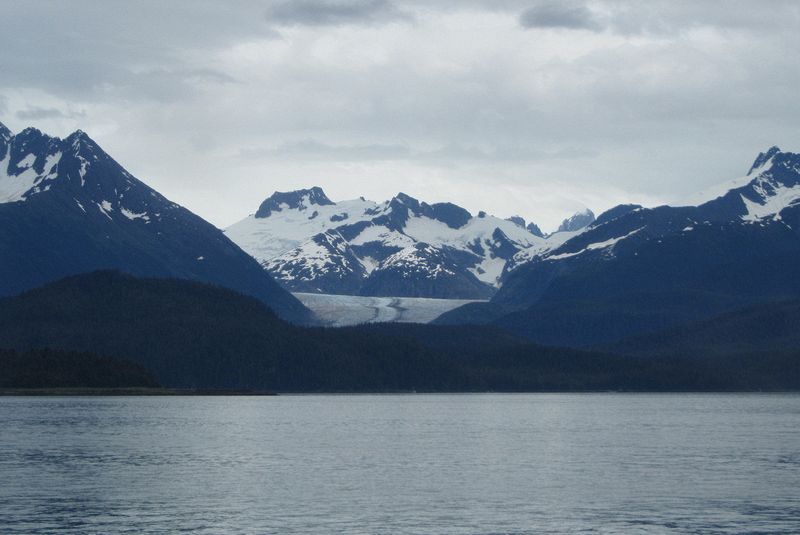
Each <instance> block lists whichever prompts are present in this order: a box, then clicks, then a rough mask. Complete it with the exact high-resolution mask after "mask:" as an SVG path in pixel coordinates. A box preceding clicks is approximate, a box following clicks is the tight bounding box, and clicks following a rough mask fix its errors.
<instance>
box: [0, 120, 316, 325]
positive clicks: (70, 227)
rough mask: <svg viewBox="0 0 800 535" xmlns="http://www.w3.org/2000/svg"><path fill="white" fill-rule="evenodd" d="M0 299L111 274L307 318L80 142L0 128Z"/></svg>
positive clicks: (193, 219)
mask: <svg viewBox="0 0 800 535" xmlns="http://www.w3.org/2000/svg"><path fill="white" fill-rule="evenodd" d="M0 251H2V254H0V296H5V295H11V294H15V293H19V292H21V291H24V290H27V289H29V288H33V287H36V286H39V285H41V284H44V283H46V282H50V281H52V280H55V279H58V278H61V277H64V276H66V275H71V274H76V273H81V272H87V271H94V270H98V269H109V268H115V269H119V270H121V271H125V272H129V273H131V274H134V275H142V276H157V277H178V278H186V279H194V280H199V281H205V282H210V283H214V284H219V285H221V286H226V287H229V288H231V289H234V290H238V291H241V292H243V293H246V294H250V295H253V296H255V297H257V298H259V299H261V300H262V301H264V302H265V303H267V304H268V305H269V306H270V307H272V308H273V309H274V310H275V311H276V312H277V313H278V314H279V315H281V316H283V317H284V318H286V319H290V320H293V321H298V322H301V321H306V320H309V319H310V313H309V311H308V310H307V309H306V308H305V307H303V306H302V304H301V303H300V302H299V301H297V300H296V299H295V298H294V297H293V296H291V295H290V294H289V293H288V292H286V291H285V290H283V289H282V288H281V287H280V286H279V285H277V284H276V283H275V282H274V281H273V280H272V279H271V278H270V277H269V275H268V274H266V273H265V272H264V270H263V269H262V268H261V267H260V266H259V265H258V263H257V262H255V261H254V260H253V259H252V258H251V257H250V256H249V255H247V254H246V253H245V252H243V251H242V250H241V249H240V248H239V247H238V246H236V245H235V244H234V243H233V242H231V241H230V240H229V239H228V238H226V237H225V235H224V234H223V233H222V232H221V231H219V230H218V229H217V228H215V227H214V226H213V225H211V224H209V223H207V222H206V221H204V220H203V219H201V218H200V217H198V216H196V215H194V214H193V213H191V212H189V211H188V210H186V209H185V208H183V207H181V206H178V205H177V204H175V203H173V202H171V201H169V200H168V199H166V198H164V197H163V196H162V195H160V194H159V193H158V192H156V191H155V190H153V189H152V188H150V187H148V186H147V185H145V184H144V183H143V182H141V181H139V180H138V179H136V178H135V177H133V176H132V175H131V174H130V173H128V172H127V171H126V170H125V169H123V168H122V167H121V166H120V165H119V164H118V163H117V162H115V161H114V160H113V158H111V157H110V156H109V155H108V154H106V153H105V152H104V151H103V150H102V149H101V148H100V147H99V146H98V145H97V144H96V143H95V142H94V141H93V140H92V139H91V138H90V137H89V136H88V135H87V134H85V133H84V132H82V131H80V130H79V131H77V132H74V133H72V134H70V135H69V136H68V137H67V138H65V139H60V138H57V137H51V136H48V135H46V134H43V133H42V132H40V131H39V130H36V129H34V128H27V129H25V130H23V131H22V132H20V133H18V134H16V135H13V134H12V133H11V132H10V131H9V130H8V129H7V128H6V127H5V126H3V125H1V124H0Z"/></svg>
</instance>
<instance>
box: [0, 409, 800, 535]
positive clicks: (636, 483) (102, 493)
mask: <svg viewBox="0 0 800 535" xmlns="http://www.w3.org/2000/svg"><path fill="white" fill-rule="evenodd" d="M798 532H800V396H798V395H791V394H786V395H767V394H764V395H759V394H731V395H719V394H709V395H694V394H692V395H678V394H671V395H669V394H668V395H649V394H584V395H565V394H544V395H521V394H517V395H489V394H487V395H397V396H393V395H376V396H372V395H358V396H322V395H321V396H280V397H130V398H115V397H113V398H91V397H83V398H74V397H70V398H25V397H16V398H9V397H6V398H0V533H2V534H6V533H14V534H39V533H53V534H76V533H81V534H83V533H98V534H100V533H102V534H113V533H137V534H139V533H158V534H167V533H199V534H257V533H280V534H289V533H325V534H328V533H364V534H384V533H385V534H398V533H418V534H507V533H508V534H510V533H626V534H629V533H631V534H636V533H703V534H713V533H726V534H727V533H798Z"/></svg>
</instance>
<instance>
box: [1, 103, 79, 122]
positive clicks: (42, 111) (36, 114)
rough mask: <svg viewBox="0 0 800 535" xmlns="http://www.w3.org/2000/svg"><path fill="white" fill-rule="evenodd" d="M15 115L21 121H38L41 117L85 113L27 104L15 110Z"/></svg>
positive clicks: (70, 116)
mask: <svg viewBox="0 0 800 535" xmlns="http://www.w3.org/2000/svg"><path fill="white" fill-rule="evenodd" d="M16 116H17V119H20V120H23V121H39V120H42V119H56V118H59V119H60V118H76V117H85V116H86V113H85V112H75V111H69V112H64V111H62V110H59V109H58V108H40V107H37V106H28V107H27V108H25V109H23V110H19V111H17V113H16Z"/></svg>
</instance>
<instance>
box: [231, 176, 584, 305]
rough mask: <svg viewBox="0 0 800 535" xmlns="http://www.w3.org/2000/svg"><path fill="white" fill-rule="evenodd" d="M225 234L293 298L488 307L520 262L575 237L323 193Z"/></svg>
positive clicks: (406, 200) (259, 214) (272, 207)
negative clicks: (310, 295) (484, 303)
mask: <svg viewBox="0 0 800 535" xmlns="http://www.w3.org/2000/svg"><path fill="white" fill-rule="evenodd" d="M576 225H577V224H576ZM225 232H226V234H227V235H228V237H229V238H231V239H232V240H233V241H235V242H236V243H238V244H239V245H240V246H241V247H242V249H244V250H245V251H247V252H249V253H250V254H252V255H253V256H254V257H255V258H256V259H257V260H258V261H259V262H261V264H262V265H263V266H264V268H265V269H267V270H268V271H269V272H270V273H271V274H272V275H273V276H274V277H275V278H276V279H277V280H278V281H280V282H282V283H283V284H284V285H285V286H286V287H287V288H289V289H291V290H293V291H301V292H322V293H334V294H349V295H371V296H397V297H440V298H460V299H481V298H486V297H489V296H490V295H492V294H493V293H494V292H495V291H496V289H497V288H498V287H499V286H500V285H501V282H502V278H503V276H504V273H505V270H506V265H507V263H508V262H509V261H510V260H511V259H512V258H513V257H514V256H515V255H517V254H518V253H520V252H523V251H525V252H527V254H529V255H531V256H532V255H533V254H535V253H541V252H543V251H546V250H548V249H549V248H552V247H554V246H557V245H558V244H560V243H562V242H563V240H564V239H566V237H567V235H569V236H572V235H574V231H573V232H572V233H556V234H554V235H553V236H550V237H544V236H543V235H542V233H541V231H539V229H538V227H537V226H536V225H535V224H533V223H531V224H530V225H527V227H526V225H525V221H524V220H523V219H522V218H519V217H512V218H509V219H507V220H506V219H500V218H498V217H494V216H491V215H487V214H486V213H484V212H480V213H478V214H477V215H476V216H473V215H472V214H471V213H469V212H468V211H467V210H465V209H464V208H461V207H460V206H456V205H455V204H451V203H436V204H428V203H425V202H420V201H418V200H417V199H414V198H413V197H410V196H408V195H406V194H404V193H399V194H397V195H396V196H395V197H393V198H392V199H390V200H388V201H385V202H383V203H376V202H373V201H368V200H366V199H363V198H359V199H355V200H349V201H341V202H333V201H331V200H330V199H329V198H328V197H327V196H326V195H325V193H324V192H323V191H322V189H320V188H318V187H314V188H310V189H304V190H298V191H293V192H285V193H284V192H276V193H274V194H273V195H272V196H270V197H269V198H267V199H266V200H265V201H264V202H263V203H261V206H259V208H258V210H257V211H256V213H255V214H253V215H251V216H249V217H247V218H245V219H243V220H242V221H240V222H238V223H236V224H234V225H232V226H231V227H229V228H228V229H226V231H225Z"/></svg>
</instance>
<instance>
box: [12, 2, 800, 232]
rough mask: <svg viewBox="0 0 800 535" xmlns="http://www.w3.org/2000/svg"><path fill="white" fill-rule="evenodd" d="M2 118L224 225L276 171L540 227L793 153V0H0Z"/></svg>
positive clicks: (798, 118)
mask: <svg viewBox="0 0 800 535" xmlns="http://www.w3.org/2000/svg"><path fill="white" fill-rule="evenodd" d="M0 4H1V5H2V7H3V19H4V24H3V31H2V32H0V121H2V122H3V123H5V124H6V125H7V126H8V127H9V128H11V129H12V130H15V131H18V130H21V129H22V128H24V127H26V126H36V127H37V128H39V129H41V130H43V131H46V132H48V133H51V134H53V135H59V136H64V135H67V134H68V133H69V132H71V131H72V130H75V129H77V128H81V129H83V130H85V131H87V132H88V133H89V135H90V136H92V137H93V138H94V139H95V140H96V141H98V142H99V143H100V144H101V145H102V146H103V148H105V149H106V151H108V152H109V153H110V154H111V155H112V156H113V157H115V158H116V159H117V160H118V161H119V162H120V163H121V164H122V165H123V166H124V167H126V168H127V169H128V170H129V171H131V172H132V173H133V174H134V175H136V176H137V177H138V178H140V179H142V180H144V181H145V182H147V183H148V184H149V185H151V186H152V187H154V188H156V189H157V190H159V191H161V192H162V193H163V194H165V195H166V196H167V197H169V198H171V199H172V200H174V201H176V202H179V203H181V204H183V205H185V206H186V207H188V208H189V209H191V210H193V211H194V212H196V213H198V214H199V215H201V216H203V217H205V218H206V219H208V220H209V221H211V222H212V223H214V224H216V225H218V226H221V227H225V226H227V225H229V224H231V223H233V222H234V221H237V220H238V219H240V218H242V217H244V216H246V215H247V214H249V213H253V212H254V211H255V210H256V208H257V207H258V204H259V203H260V201H261V200H262V199H263V198H264V197H266V196H267V195H269V194H270V193H271V192H272V191H274V190H290V189H297V188H301V187H309V186H312V185H319V186H322V187H323V188H324V189H325V191H326V192H327V193H328V196H329V197H331V198H332V199H334V200H342V199H348V198H354V197H358V196H365V197H367V198H371V199H374V200H385V199H388V198H389V197H391V196H392V195H394V194H395V193H397V192H398V191H404V192H406V193H408V194H410V195H412V196H415V197H418V198H420V199H422V200H427V201H429V202H436V201H444V200H448V201H452V202H455V203H457V204H460V205H462V206H464V207H466V208H468V209H469V210H471V211H473V212H477V211H478V210H481V209H483V210H486V211H488V212H490V213H493V214H495V215H498V216H502V217H507V216H510V215H513V214H520V215H522V216H523V217H525V218H526V219H528V220H533V221H535V222H537V223H539V224H540V226H542V227H543V229H545V230H549V229H552V228H553V227H554V226H555V225H557V224H558V222H559V221H560V220H561V219H563V218H564V217H566V216H567V215H569V214H570V213H572V212H574V211H576V210H578V209H580V208H582V207H583V206H588V207H589V208H591V209H593V210H594V211H595V212H597V213H599V212H600V211H602V210H604V209H606V208H609V207H611V206H613V205H615V204H618V203H622V202H638V203H641V204H646V205H654V204H661V203H666V202H677V201H678V200H679V199H681V198H682V197H684V196H688V195H690V194H691V193H693V192H695V191H697V190H701V189H704V188H705V187H706V186H710V185H712V184H716V183H719V182H721V181H725V180H728V179H733V178H736V177H738V176H742V175H744V174H745V173H746V171H747V168H748V166H749V165H750V163H751V162H752V160H753V159H754V158H755V156H756V154H757V153H758V152H759V151H762V150H765V149H766V148H768V147H769V146H771V145H779V146H781V148H783V149H784V150H794V151H798V150H800V136H799V134H800V129H799V128H798V127H799V126H800V102H798V100H799V99H798V88H800V55H799V54H800V31H798V28H800V2H796V1H793V0H791V1H781V0H775V1H770V0H758V1H756V0H753V1H749V2H745V1H737V0H727V1H725V2H719V1H703V0H694V1H687V2H681V1H679V0H664V1H661V0H648V1H646V2H643V1H623V0H608V1H602V0H601V1H581V0H575V1H556V0H552V1H549V0H548V1H537V0H528V1H516V0H509V1H506V2H502V1H486V2H481V1H470V0H452V1H447V0H444V1H441V2H422V1H419V2H413V1H410V2H401V1H399V0H398V1H393V0H352V1H351V0H299V1H294V2H285V1H277V2H270V1H265V0H262V1H225V2H223V1H220V0H214V1H205V0H184V1H180V0H170V1H163V0H157V1H156V0H154V1H147V0H137V1H136V2H130V1H119V2H117V1H111V0H95V1H79V0H71V1H69V2H67V1H61V2H48V1H45V0H37V1H35V2H33V1H29V0H2V1H1V2H0Z"/></svg>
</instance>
